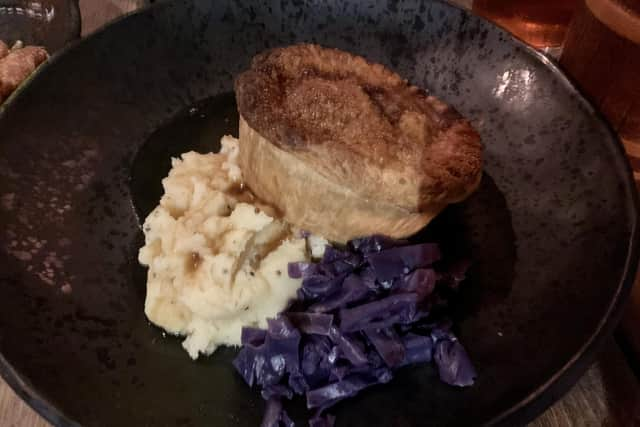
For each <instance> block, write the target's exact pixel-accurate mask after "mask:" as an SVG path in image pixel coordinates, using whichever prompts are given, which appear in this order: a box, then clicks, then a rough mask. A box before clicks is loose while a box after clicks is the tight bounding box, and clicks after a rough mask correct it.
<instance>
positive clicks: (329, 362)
mask: <svg viewBox="0 0 640 427" xmlns="http://www.w3.org/2000/svg"><path fill="white" fill-rule="evenodd" d="M441 257H442V255H441V252H440V249H439V247H438V246H437V245H436V244H433V243H422V244H410V243H409V242H408V241H405V240H394V239H390V238H387V237H384V236H369V237H363V238H360V239H355V240H352V241H350V242H348V244H347V245H346V247H344V248H336V247H332V246H327V248H326V250H325V253H324V256H323V258H322V260H320V262H318V263H305V262H296V263H291V264H289V268H288V273H289V276H290V277H293V278H302V286H301V288H300V290H299V291H298V301H295V302H294V303H293V305H292V309H291V311H289V312H285V313H282V314H281V315H280V316H278V317H277V318H276V319H268V328H267V330H266V331H265V330H260V329H256V328H244V329H243V331H242V345H243V347H242V349H241V350H240V352H239V353H238V356H237V357H236V359H235V360H234V362H233V363H234V366H235V367H236V370H237V371H238V372H239V373H240V375H241V376H242V378H243V379H244V380H245V382H246V383H247V384H249V385H250V386H253V385H257V386H258V387H259V388H260V389H261V393H262V397H263V398H264V399H265V400H266V401H267V409H266V412H265V416H264V420H263V424H262V425H263V426H280V425H285V426H292V425H293V422H292V421H291V420H290V419H289V417H288V416H287V414H286V412H285V411H284V409H283V405H282V400H283V399H291V398H292V397H293V395H294V394H298V395H304V396H305V397H306V400H307V407H308V408H309V409H316V410H317V412H316V414H315V415H314V416H313V417H312V418H311V419H310V420H309V425H310V426H311V427H331V426H333V423H334V420H335V419H334V418H333V417H332V416H330V415H326V414H324V411H325V410H326V409H327V408H329V407H331V406H332V405H334V404H335V403H337V402H339V401H341V400H343V399H346V398H349V397H352V396H354V395H355V394H357V393H359V392H360V391H362V390H364V389H365V388H367V387H370V386H373V385H376V384H384V383H387V382H389V381H390V380H391V379H392V377H393V370H394V369H398V368H400V367H403V366H407V365H411V364H416V363H429V362H434V364H435V366H436V368H437V370H438V372H439V376H440V379H441V380H442V381H443V382H445V383H447V384H451V385H454V386H469V385H472V384H473V381H474V378H475V377H476V372H475V369H474V368H473V365H472V364H471V361H470V359H469V356H468V355H467V352H466V351H465V349H464V348H463V346H462V344H461V343H460V342H459V341H458V339H457V338H456V337H455V335H454V334H453V333H452V331H451V324H450V322H448V321H447V320H446V319H444V318H441V312H442V311H443V310H442V308H445V309H446V307H447V305H448V304H449V298H450V297H451V295H455V291H456V290H457V288H458V285H459V283H460V282H461V281H462V280H463V279H464V278H465V274H466V271H467V268H468V267H469V262H468V261H467V260H462V261H455V262H453V263H445V262H441Z"/></svg>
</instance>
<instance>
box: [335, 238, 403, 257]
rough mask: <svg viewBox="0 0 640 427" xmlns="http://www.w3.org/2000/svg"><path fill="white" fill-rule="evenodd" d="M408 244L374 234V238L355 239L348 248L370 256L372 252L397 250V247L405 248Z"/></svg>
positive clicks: (349, 243)
mask: <svg viewBox="0 0 640 427" xmlns="http://www.w3.org/2000/svg"><path fill="white" fill-rule="evenodd" d="M407 243H408V242H407V241H406V240H396V239H392V238H390V237H386V236H381V235H379V234H374V235H372V236H367V237H360V238H357V239H353V240H351V241H349V242H348V243H347V246H348V247H349V248H351V249H352V250H353V251H355V252H358V253H361V254H369V253H372V252H380V251H382V250H385V249H390V248H395V247H396V246H403V245H406V244H407Z"/></svg>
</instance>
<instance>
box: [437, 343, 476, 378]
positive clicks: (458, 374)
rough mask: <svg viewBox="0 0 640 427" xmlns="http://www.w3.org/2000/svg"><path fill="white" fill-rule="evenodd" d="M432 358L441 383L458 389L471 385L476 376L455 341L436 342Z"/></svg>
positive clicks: (463, 351)
mask: <svg viewBox="0 0 640 427" xmlns="http://www.w3.org/2000/svg"><path fill="white" fill-rule="evenodd" d="M433 358H434V360H435V362H436V366H437V367H438V373H439V375H440V379H441V380H442V381H443V382H445V383H447V384H450V385H454V386H458V387H467V386H471V385H473V383H474V380H475V378H476V376H477V374H476V370H475V369H474V367H473V365H472V364H471V360H470V359H469V356H468V355H467V352H466V351H465V349H464V347H463V346H462V344H460V342H459V341H458V340H457V339H456V340H453V341H451V340H441V341H438V342H437V343H436V348H435V351H434V355H433Z"/></svg>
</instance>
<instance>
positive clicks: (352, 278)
mask: <svg viewBox="0 0 640 427" xmlns="http://www.w3.org/2000/svg"><path fill="white" fill-rule="evenodd" d="M369 294H370V290H369V288H367V287H366V286H365V284H364V283H363V282H362V279H361V278H360V276H358V275H356V274H350V275H349V276H347V278H346V279H344V281H343V282H342V289H340V290H339V291H338V292H336V293H335V294H333V295H330V296H328V297H327V298H325V299H324V300H322V301H319V302H316V303H314V304H312V305H311V306H310V307H309V310H311V311H316V312H321V313H326V312H329V311H332V310H335V309H338V308H340V307H344V306H346V305H347V304H351V303H354V302H359V301H361V300H363V299H364V298H365V297H367V296H368V295H369Z"/></svg>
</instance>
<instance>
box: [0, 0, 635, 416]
mask: <svg viewBox="0 0 640 427" xmlns="http://www.w3.org/2000/svg"><path fill="white" fill-rule="evenodd" d="M141 28H144V31H141V30H140V29H141ZM299 41H308V42H317V43H321V44H323V45H327V46H334V47H339V48H342V49H346V50H349V51H351V52H354V53H357V54H361V55H364V56H365V57H367V58H369V59H370V60H373V61H378V62H381V63H384V64H386V65H388V66H389V67H391V68H392V69H394V70H396V71H397V72H399V73H400V74H401V75H402V76H404V77H406V78H408V79H409V80H410V81H411V82H413V83H415V84H417V85H419V86H422V87H424V88H426V89H427V90H429V91H430V92H432V93H433V94H435V95H436V96H438V97H440V98H442V99H443V100H445V101H447V102H449V103H450V104H452V105H453V106H454V107H455V108H457V109H458V110H459V111H460V112H461V113H462V114H463V115H465V116H467V117H468V118H469V119H471V120H472V122H473V124H474V126H475V127H476V128H477V129H478V131H479V132H480V134H481V136H482V138H483V142H484V144H485V148H486V158H485V176H484V178H483V181H482V185H481V187H480V189H479V191H478V192H477V193H476V194H474V195H473V196H472V197H471V198H469V199H468V200H467V201H465V202H463V203H461V204H458V205H455V206H451V207H449V208H448V209H447V210H446V211H445V212H443V214H442V215H441V216H440V217H439V218H438V219H437V220H436V221H434V223H433V224H431V225H430V226H429V227H428V228H427V229H426V230H425V231H424V233H423V234H422V235H421V236H420V237H419V238H423V239H438V240H441V241H442V242H443V243H444V245H445V250H446V251H449V252H455V251H460V252H465V253H468V254H470V255H471V256H472V258H473V259H474V267H473V272H472V277H471V279H470V280H469V281H468V283H467V284H466V289H465V291H464V293H463V298H462V301H461V303H460V307H459V311H458V312H457V313H456V318H457V320H458V333H459V336H460V338H461V340H462V341H463V342H464V344H465V346H466V347H467V349H468V350H469V353H470V355H471V357H472V359H473V361H474V363H475V364H476V366H477V369H478V373H479V379H478V382H477V384H476V385H475V386H474V387H471V388H467V389H456V388H452V387H449V386H446V385H444V384H441V383H440V382H439V381H438V380H437V374H436V373H435V372H434V371H433V369H432V368H430V367H416V368H411V369H406V370H404V371H401V372H400V373H399V375H398V377H397V378H396V380H394V381H393V382H392V383H391V384H389V385H387V386H385V387H376V388H373V389H372V390H370V391H367V392H365V393H363V394H362V395H360V396H358V397H357V398H355V399H353V400H352V401H349V402H348V403H345V404H342V405H339V406H338V407H336V410H335V413H336V415H338V419H339V425H349V426H367V425H388V426H393V425H402V426H413V425H415V426H418V425H424V423H425V422H426V421H427V420H428V422H429V423H430V424H433V425H479V424H483V423H488V422H495V421H501V422H503V423H505V425H514V424H517V423H520V422H524V421H525V420H526V419H528V418H529V417H531V416H532V415H534V414H535V413H537V412H538V411H540V410H541V409H542V408H543V407H544V405H545V404H548V403H549V402H550V401H552V400H553V398H554V397H557V396H558V395H559V394H561V392H562V391H563V390H564V389H563V388H562V387H560V385H563V387H565V386H566V384H567V383H569V382H570V381H571V380H572V379H575V378H576V377H577V376H578V375H579V374H580V373H581V372H582V369H584V367H585V366H586V364H587V363H588V362H589V361H590V354H591V350H592V349H593V346H594V344H595V343H596V342H597V341H598V340H599V337H601V336H602V335H603V334H604V333H605V332H607V331H608V330H609V329H610V327H611V324H612V322H613V320H615V318H616V315H617V313H618V312H619V304H620V302H621V300H622V298H623V296H624V295H625V293H626V291H627V290H628V286H629V285H630V283H631V279H630V276H632V273H633V271H631V270H633V269H632V268H631V267H632V266H634V265H635V262H636V261H637V258H636V257H637V254H636V252H635V249H634V247H633V246H632V243H633V242H634V238H636V237H637V236H636V235H635V234H634V233H636V231H635V222H636V220H637V207H636V203H637V200H636V198H635V197H636V196H634V193H633V191H634V187H633V185H632V182H631V179H630V175H629V173H628V166H627V165H626V163H625V162H626V160H625V159H624V157H623V154H622V151H621V149H620V146H619V144H618V142H617V141H616V140H615V138H614V136H613V135H612V133H611V132H610V131H609V129H608V127H607V126H606V125H605V123H604V122H603V121H602V120H601V119H600V118H599V117H598V116H597V115H596V114H595V113H594V111H593V110H592V109H591V108H590V107H589V106H588V104H587V103H585V101H584V100H583V98H582V97H581V96H580V95H579V94H578V93H577V92H576V91H575V89H574V88H573V87H572V86H571V85H570V84H568V83H567V81H566V80H565V78H564V77H563V76H562V75H561V74H560V73H559V72H558V70H557V69H556V68H555V67H553V66H551V65H549V64H548V63H546V62H545V61H543V60H541V59H540V58H539V57H537V56H536V55H534V54H532V53H531V52H530V51H529V50H527V49H526V48H523V47H522V45H521V44H520V43H517V42H514V41H513V40H512V39H511V38H510V37H509V36H508V35H506V34H505V33H504V32H503V31H501V30H499V29H497V28H495V27H493V26H491V25H489V24H488V23H486V22H485V21H483V20H481V19H479V18H476V17H473V16H470V15H469V14H468V13H467V12H464V11H461V10H458V9H455V8H452V7H450V6H447V5H445V4H441V3H437V2H429V1H409V0H407V1H398V2H395V1H394V2H389V3H384V4H383V3H380V2H377V1H373V0H371V1H361V2H344V1H327V2H321V3H318V2H314V1H301V2H293V3H288V2H282V3H280V4H278V5H275V4H273V5H272V4H268V3H263V2H257V1H255V2H253V1H251V2H243V3H242V4H241V3H238V2H227V1H219V2H210V1H208V0H200V1H176V2H172V3H163V4H160V5H158V6H156V7H153V8H151V9H149V10H146V11H145V12H143V13H140V14H137V15H134V16H132V17H130V18H128V19H126V20H123V21H120V22H117V23H115V24H114V25H112V26H111V28H110V29H109V30H108V31H104V32H100V33H98V34H95V35H94V36H91V37H90V38H89V39H88V40H86V41H85V42H83V43H81V44H79V45H77V46H75V47H74V48H72V49H71V50H70V51H68V52H67V53H66V54H65V55H63V56H60V57H57V58H54V60H53V61H52V63H50V64H48V65H47V66H46V67H44V68H43V70H42V71H40V72H38V73H37V75H36V76H35V78H34V79H33V80H32V81H31V82H30V83H29V85H28V86H27V87H26V88H25V89H24V90H22V92H21V93H20V95H19V96H17V97H15V98H14V99H13V100H12V101H11V102H9V104H8V105H7V106H5V109H4V111H3V112H2V114H0V135H2V136H3V138H2V139H0V176H1V179H0V197H2V199H1V200H2V204H0V221H1V222H2V224H4V227H3V228H2V230H0V264H1V265H2V266H3V269H2V271H1V272H0V354H2V356H3V357H4V359H5V360H6V362H7V363H5V364H4V374H5V376H8V377H9V380H10V381H11V382H12V383H13V384H14V385H17V378H18V376H19V378H22V379H25V380H27V381H28V383H27V385H26V388H25V386H24V384H23V385H22V389H23V390H27V391H28V392H29V393H31V394H37V395H38V397H37V398H36V400H37V401H38V402H42V400H41V399H44V401H45V403H44V406H41V407H40V409H41V410H42V411H43V412H45V413H46V414H47V415H48V416H49V417H50V418H52V419H58V418H55V417H58V416H60V417H62V418H59V419H71V420H74V421H77V422H80V423H82V424H83V425H87V426H94V425H95V426H99V425H176V426H197V425H203V426H204V425H242V426H245V425H246V426H252V425H256V424H257V423H258V422H259V420H260V417H261V415H262V410H263V403H262V401H261V399H260V397H259V394H258V393H257V392H255V391H252V390H250V389H249V388H248V387H246V386H245V385H244V383H243V382H242V380H241V379H240V377H239V376H238V375H236V374H235V372H234V371H233V368H232V366H231V364H230V361H231V359H232V358H233V356H234V354H235V350H234V349H222V350H221V351H218V352H216V353H215V354H214V355H213V356H211V357H209V358H205V359H202V360H199V361H198V362H192V361H190V360H189V358H188V356H187V354H186V353H185V352H184V351H183V350H182V349H181V347H180V342H179V340H178V339H176V338H173V337H167V336H165V335H164V334H163V333H162V332H161V331H160V330H158V329H157V328H154V327H152V326H151V325H149V323H148V321H147V320H146V318H145V316H144V313H143V304H144V296H145V288H144V284H145V271H144V269H143V268H141V267H140V266H139V265H138V263H137V259H136V256H137V250H138V248H139V247H140V245H141V243H142V232H141V230H140V223H141V221H142V220H143V218H142V217H143V216H144V214H145V213H146V212H148V211H149V209H150V208H151V207H152V206H153V205H154V204H155V203H157V201H158V198H159V195H160V191H161V187H160V179H161V178H162V177H163V176H164V175H165V174H166V172H167V170H168V157H169V156H170V155H176V154H178V153H180V152H182V151H185V150H187V149H191V148H195V149H198V150H200V151H207V150H214V149H216V147H217V144H218V140H219V138H220V136H222V135H223V134H224V133H233V134H237V121H236V120H237V115H236V113H235V107H234V100H233V96H231V95H229V93H230V92H231V90H232V80H233V76H234V75H236V74H237V73H238V72H239V71H241V70H243V69H244V68H246V67H247V65H248V63H249V61H250V59H251V57H252V56H253V55H254V54H256V53H257V52H260V51H262V50H263V49H265V48H268V47H272V46H277V45H284V44H289V43H294V42H299ZM114 52H117V55H114ZM192 107H195V110H192ZM190 110H191V112H190ZM9 365H10V366H11V368H12V369H13V370H14V371H13V372H14V373H15V375H9V374H8V371H7V366H9ZM562 379H564V383H563V382H562V381H560V380H562ZM541 395H543V396H545V399H544V400H543V401H539V400H538V401H536V398H538V397H540V396H541ZM524 402H528V404H526V405H525V404H524ZM531 402H534V404H532V403H531ZM535 402H538V403H537V404H535ZM291 412H292V414H293V415H294V417H297V418H298V420H300V419H301V417H302V416H303V415H304V413H305V410H304V408H303V404H302V403H301V402H297V401H296V402H293V404H292V410H291Z"/></svg>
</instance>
